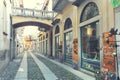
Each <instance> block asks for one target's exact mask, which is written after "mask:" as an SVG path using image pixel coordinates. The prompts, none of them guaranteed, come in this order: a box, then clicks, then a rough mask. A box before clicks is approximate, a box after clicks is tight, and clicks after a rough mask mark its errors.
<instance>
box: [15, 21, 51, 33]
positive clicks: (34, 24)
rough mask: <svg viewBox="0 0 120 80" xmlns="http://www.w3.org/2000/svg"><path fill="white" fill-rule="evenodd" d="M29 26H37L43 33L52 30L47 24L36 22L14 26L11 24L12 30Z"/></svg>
mask: <svg viewBox="0 0 120 80" xmlns="http://www.w3.org/2000/svg"><path fill="white" fill-rule="evenodd" d="M29 25H32V26H38V28H44V29H45V31H48V30H50V29H51V28H52V26H50V25H48V24H44V23H41V22H36V21H26V22H20V23H16V24H13V28H18V27H23V26H29Z"/></svg>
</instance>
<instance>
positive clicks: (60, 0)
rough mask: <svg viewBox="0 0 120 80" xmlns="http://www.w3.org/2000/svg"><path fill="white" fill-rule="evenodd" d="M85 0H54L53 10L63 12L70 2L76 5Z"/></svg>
mask: <svg viewBox="0 0 120 80" xmlns="http://www.w3.org/2000/svg"><path fill="white" fill-rule="evenodd" d="M82 1H84V0H53V6H52V9H53V11H55V12H57V13H61V11H62V10H63V9H64V8H65V7H66V5H67V4H68V3H72V4H73V5H75V6H80V4H81V3H82Z"/></svg>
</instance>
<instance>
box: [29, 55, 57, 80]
mask: <svg viewBox="0 0 120 80" xmlns="http://www.w3.org/2000/svg"><path fill="white" fill-rule="evenodd" d="M30 54H31V56H32V57H33V59H34V60H35V62H36V63H37V65H38V66H39V68H40V70H41V71H42V73H43V76H44V77H45V80H57V79H58V78H57V77H56V76H55V74H54V73H53V72H52V71H51V70H50V69H49V68H48V67H47V66H46V65H45V64H44V63H43V62H41V61H40V60H39V59H37V58H36V56H34V55H33V54H32V53H30Z"/></svg>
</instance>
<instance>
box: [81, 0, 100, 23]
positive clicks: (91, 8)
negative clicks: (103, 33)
mask: <svg viewBox="0 0 120 80" xmlns="http://www.w3.org/2000/svg"><path fill="white" fill-rule="evenodd" d="M97 15H99V11H98V7H97V5H96V4H95V3H93V2H91V3H89V4H87V5H86V7H85V8H84V9H83V12H82V15H81V18H80V22H83V21H86V20H88V19H91V18H93V17H95V16H97Z"/></svg>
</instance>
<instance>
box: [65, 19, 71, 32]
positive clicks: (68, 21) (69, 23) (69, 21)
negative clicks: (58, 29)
mask: <svg viewBox="0 0 120 80" xmlns="http://www.w3.org/2000/svg"><path fill="white" fill-rule="evenodd" d="M71 27H72V21H71V19H70V18H67V19H66V21H65V25H64V30H66V29H69V28H71Z"/></svg>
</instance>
